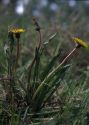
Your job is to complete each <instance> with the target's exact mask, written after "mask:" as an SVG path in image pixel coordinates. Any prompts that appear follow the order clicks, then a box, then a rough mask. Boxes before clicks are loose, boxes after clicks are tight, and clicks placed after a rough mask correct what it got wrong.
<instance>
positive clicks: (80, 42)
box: [73, 37, 88, 48]
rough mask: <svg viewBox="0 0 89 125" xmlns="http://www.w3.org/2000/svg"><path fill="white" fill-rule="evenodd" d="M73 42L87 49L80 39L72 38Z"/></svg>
mask: <svg viewBox="0 0 89 125" xmlns="http://www.w3.org/2000/svg"><path fill="white" fill-rule="evenodd" d="M73 41H74V42H75V43H77V44H78V45H80V46H82V47H85V48H88V45H87V44H86V43H85V42H84V41H83V40H81V39H80V38H77V37H74V38H73Z"/></svg>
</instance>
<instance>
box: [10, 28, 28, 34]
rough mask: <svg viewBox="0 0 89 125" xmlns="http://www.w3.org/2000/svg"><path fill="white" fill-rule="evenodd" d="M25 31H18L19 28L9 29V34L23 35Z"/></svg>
mask: <svg viewBox="0 0 89 125" xmlns="http://www.w3.org/2000/svg"><path fill="white" fill-rule="evenodd" d="M25 31H26V30H25V29H22V28H21V29H19V28H13V29H10V30H9V32H12V33H14V34H17V33H23V32H25Z"/></svg>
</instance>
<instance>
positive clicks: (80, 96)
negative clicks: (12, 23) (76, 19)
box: [0, 18, 89, 125]
mask: <svg viewBox="0 0 89 125" xmlns="http://www.w3.org/2000/svg"><path fill="white" fill-rule="evenodd" d="M33 24H34V27H35V30H34V32H36V33H37V36H38V41H37V43H36V44H37V45H36V46H35V48H34V51H35V53H34V56H33V58H32V59H31V60H29V56H27V59H26V60H24V58H26V57H24V58H23V57H22V56H23V53H22V54H21V43H20V40H21V36H22V34H23V37H24V34H27V33H28V32H29V29H18V28H13V27H12V28H10V29H9V31H8V32H7V34H8V37H7V42H6V43H5V46H4V51H5V54H4V60H3V61H4V62H5V63H4V65H3V63H1V64H2V65H1V78H0V83H1V87H0V90H1V100H0V124H1V125H30V124H32V125H35V124H36V125H45V124H47V125H51V124H52V125H57V124H58V125H59V124H60V125H63V124H66V125H69V124H70V125H87V124H88V119H89V116H88V115H89V112H88V110H89V109H88V108H89V106H88V105H89V96H88V95H89V88H88V79H89V75H88V74H89V71H88V69H87V70H85V71H84V72H82V73H80V74H79V77H77V74H76V75H75V76H76V79H74V78H73V76H74V74H73V73H72V72H73V67H74V65H73V64H72V63H69V62H68V60H69V59H72V55H75V52H77V51H81V50H82V49H85V51H86V48H85V47H88V46H87V44H86V43H85V42H84V41H82V40H81V39H77V38H75V39H74V40H75V42H76V43H77V45H75V47H74V48H73V50H72V51H70V52H69V54H67V55H66V56H65V57H64V59H62V60H61V47H60V44H58V45H57V48H56V49H55V52H53V53H54V54H53V56H51V55H50V59H49V60H48V58H49V57H46V55H45V54H46V53H49V52H47V51H48V50H47V46H49V44H50V42H51V41H53V39H55V37H56V36H57V34H56V33H54V34H53V35H52V36H50V37H49V38H48V39H47V40H46V41H45V42H43V40H42V31H41V28H40V25H39V24H38V22H37V20H36V19H35V18H33ZM35 35H36V34H35ZM23 39H24V38H23ZM24 40H25V39H24ZM71 40H73V39H71ZM25 44H26V43H25ZM25 44H24V46H25ZM82 47H83V48H82ZM52 51H54V50H52ZM52 51H51V52H52ZM23 60H24V61H23Z"/></svg>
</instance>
